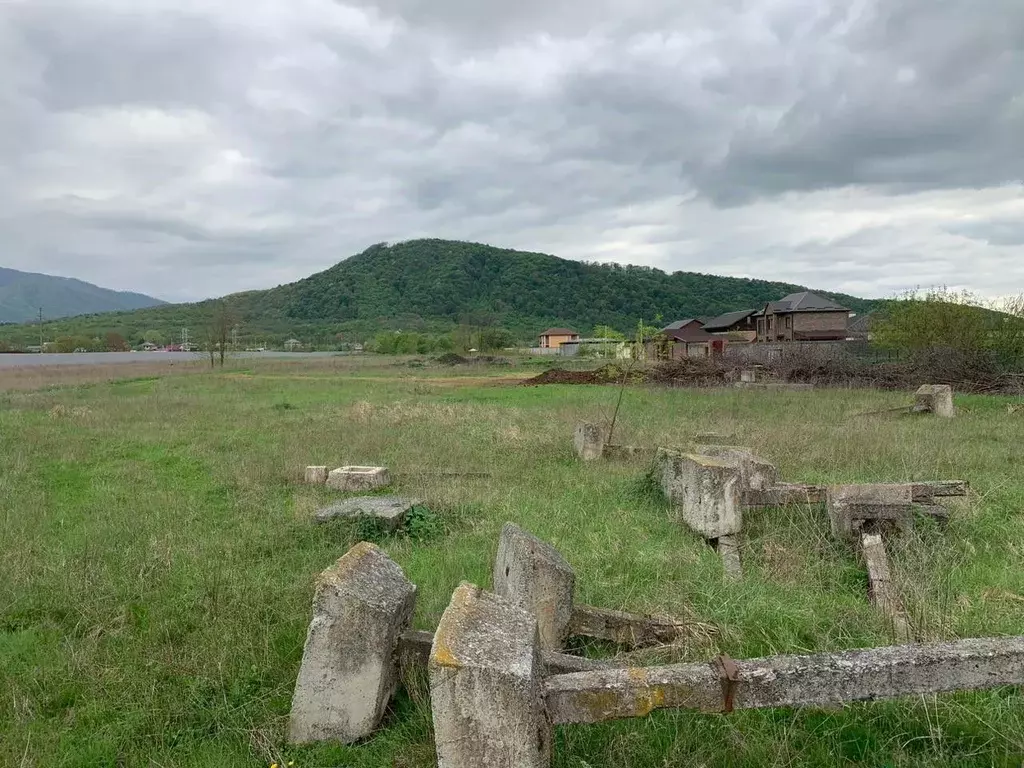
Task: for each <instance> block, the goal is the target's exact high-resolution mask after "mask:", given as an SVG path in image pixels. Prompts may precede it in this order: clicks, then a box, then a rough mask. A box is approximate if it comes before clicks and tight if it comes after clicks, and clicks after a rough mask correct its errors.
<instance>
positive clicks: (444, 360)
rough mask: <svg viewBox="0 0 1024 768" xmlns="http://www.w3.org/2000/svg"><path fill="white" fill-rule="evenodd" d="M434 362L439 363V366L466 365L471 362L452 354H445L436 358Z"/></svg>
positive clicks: (466, 358)
mask: <svg viewBox="0 0 1024 768" xmlns="http://www.w3.org/2000/svg"><path fill="white" fill-rule="evenodd" d="M434 362H437V363H440V364H441V365H468V364H469V363H471V362H472V360H470V359H469V358H468V357H463V356H462V355H457V354H455V353H454V352H446V353H445V354H443V355H441V356H440V357H438V358H437V359H436V360H435V361H434Z"/></svg>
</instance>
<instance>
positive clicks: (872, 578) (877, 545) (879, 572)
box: [861, 532, 911, 643]
mask: <svg viewBox="0 0 1024 768" xmlns="http://www.w3.org/2000/svg"><path fill="white" fill-rule="evenodd" d="M861 556H862V557H863V558H864V564H865V566H866V567H867V570H868V599H870V600H871V604H872V605H874V606H875V607H876V608H878V610H880V611H881V612H882V613H884V614H885V615H886V616H887V617H888V618H889V622H890V626H891V627H892V634H893V637H894V638H895V639H896V642H899V643H906V642H908V641H910V640H911V631H910V622H909V621H907V612H906V609H905V608H904V607H903V600H902V599H901V598H900V594H899V590H898V589H897V588H896V585H895V584H894V583H893V581H892V574H891V572H890V570H889V556H888V555H887V554H886V551H885V543H884V542H883V541H882V537H881V536H880V535H878V534H877V533H866V532H865V533H863V534H862V535H861Z"/></svg>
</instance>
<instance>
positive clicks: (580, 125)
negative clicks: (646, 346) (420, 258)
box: [0, 0, 1024, 300]
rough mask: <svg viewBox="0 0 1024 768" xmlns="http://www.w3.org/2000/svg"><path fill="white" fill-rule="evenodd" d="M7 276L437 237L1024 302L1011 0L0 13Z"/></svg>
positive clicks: (109, 4)
mask: <svg viewBox="0 0 1024 768" xmlns="http://www.w3.org/2000/svg"><path fill="white" fill-rule="evenodd" d="M0 116H2V117H0V266H7V267H12V268H15V269H23V270H28V271H37V272H47V273H51V274H60V275H66V276H71V277H78V278H80V279H84V280H88V281H90V282H94V283H97V284H100V285H103V286H105V287H110V288H116V289H122V290H137V291H141V292H144V293H149V294H151V295H155V296H158V297H160V298H164V299H169V300H192V299H198V298H204V297H208V296H217V295H223V294H226V293H230V292H234V291H239V290H247V289H252V288H266V287H272V286H274V285H278V284H281V283H285V282H290V281H292V280H295V279H299V278H301V277H305V276H307V275H309V274H312V273H314V272H317V271H320V270H322V269H326V268H327V267H329V266H331V265H333V264H334V263H336V262H338V261H340V260H341V259H343V258H345V257H347V256H350V255H352V254H354V253H358V252H360V251H362V250H363V249H365V248H366V247H368V246H369V245H371V244H373V243H377V242H381V241H390V242H396V241H401V240H408V239H412V238H416V237H443V238H454V239H466V240H474V241H479V242H486V243H490V244H493V245H498V246H501V247H509V248H521V249H524V250H533V251H542V252H545V253H553V254H555V255H558V256H562V257H565V258H573V259H582V260H586V261H617V262H622V263H632V264H646V265H650V266H654V267H658V268H661V269H664V270H666V271H674V270H687V271H698V272H707V273H714V274H723V275H736V276H744V277H759V278H765V279H772V280H783V281H787V282H793V283H798V284H802V285H809V286H811V287H816V288H821V289H825V290H834V291H842V292H846V293H851V294H855V295H861V296H868V297H880V296H890V295H893V294H894V293H898V292H901V291H905V290H908V289H913V288H916V287H919V286H921V287H928V286H940V285H945V286H949V287H951V288H956V289H967V290H971V291H975V292H977V293H979V294H981V295H983V296H987V297H997V296H1004V295H1009V294H1014V293H1018V292H1022V291H1024V186H1022V180H1024V2H1021V0H687V1H686V2H680V0H515V1H514V2H481V0H344V1H340V0H0Z"/></svg>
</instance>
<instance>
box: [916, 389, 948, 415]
mask: <svg viewBox="0 0 1024 768" xmlns="http://www.w3.org/2000/svg"><path fill="white" fill-rule="evenodd" d="M914 410H915V411H917V412H919V413H920V412H925V413H934V414H935V415H936V416H940V417H942V418H945V419H951V418H953V417H954V416H955V415H956V408H954V407H953V388H952V387H951V386H949V385H948V384H925V385H924V386H922V387H921V388H920V389H918V390H917V393H916V394H915V395H914Z"/></svg>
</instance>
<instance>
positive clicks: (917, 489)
mask: <svg viewBox="0 0 1024 768" xmlns="http://www.w3.org/2000/svg"><path fill="white" fill-rule="evenodd" d="M910 487H911V496H912V498H913V499H914V503H915V504H931V503H932V501H933V500H934V499H937V498H948V497H952V496H966V495H967V494H968V493H969V492H970V483H968V482H967V481H966V480H930V481H922V482H916V483H911V484H910Z"/></svg>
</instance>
